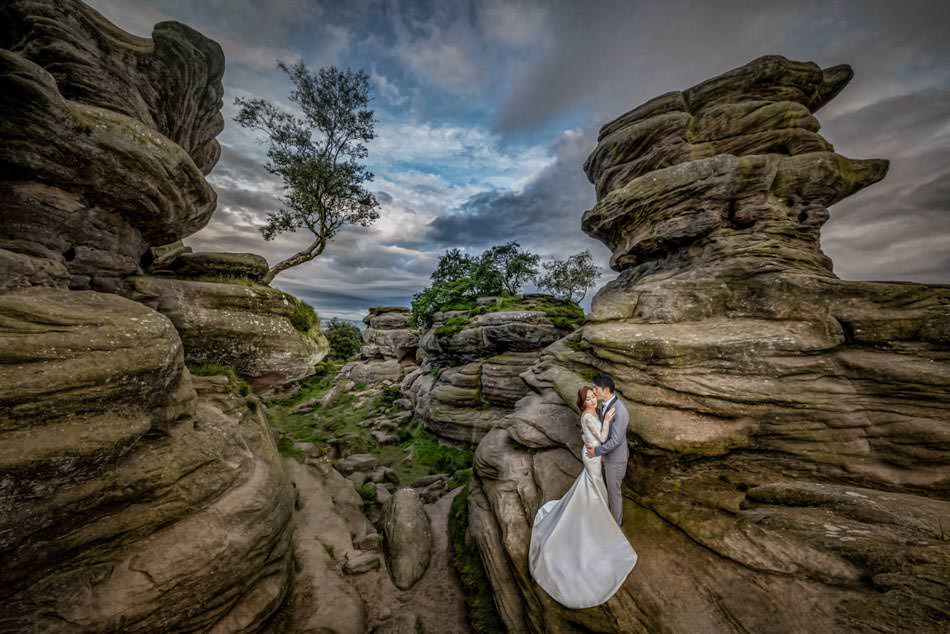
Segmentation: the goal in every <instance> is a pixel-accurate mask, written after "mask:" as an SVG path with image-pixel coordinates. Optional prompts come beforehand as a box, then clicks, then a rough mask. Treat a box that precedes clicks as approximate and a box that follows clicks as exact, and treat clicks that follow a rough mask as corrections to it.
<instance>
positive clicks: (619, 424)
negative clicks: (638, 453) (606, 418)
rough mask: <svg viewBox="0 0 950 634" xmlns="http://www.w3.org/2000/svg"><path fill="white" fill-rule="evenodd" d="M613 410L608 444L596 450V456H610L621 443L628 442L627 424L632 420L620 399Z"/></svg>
mask: <svg viewBox="0 0 950 634" xmlns="http://www.w3.org/2000/svg"><path fill="white" fill-rule="evenodd" d="M613 409H614V412H615V413H614V420H613V422H612V423H611V424H610V435H608V436H607V440H606V442H604V443H603V444H602V445H600V446H599V447H596V448H595V449H594V455H596V456H603V455H604V454H608V453H610V452H611V451H613V450H614V449H616V448H617V447H619V446H620V443H623V442H627V423H628V421H629V418H630V417H629V414H628V413H627V408H626V407H622V406H621V405H620V402H619V399H618V402H617V405H615V406H614V408H613Z"/></svg>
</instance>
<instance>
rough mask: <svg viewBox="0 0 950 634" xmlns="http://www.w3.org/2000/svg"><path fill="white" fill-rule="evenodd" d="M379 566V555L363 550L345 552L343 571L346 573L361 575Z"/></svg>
mask: <svg viewBox="0 0 950 634" xmlns="http://www.w3.org/2000/svg"><path fill="white" fill-rule="evenodd" d="M376 568H379V555H377V554H376V553H372V552H369V551H365V550H351V551H349V552H348V553H346V558H345V561H344V562H343V572H345V573H346V574H348V575H361V574H363V573H364V572H369V571H370V570H375V569H376Z"/></svg>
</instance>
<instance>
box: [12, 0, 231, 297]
mask: <svg viewBox="0 0 950 634" xmlns="http://www.w3.org/2000/svg"><path fill="white" fill-rule="evenodd" d="M67 16H68V17H67ZM0 18H4V19H3V23H4V24H7V25H8V28H6V29H4V33H3V35H0V40H3V41H0V49H7V48H13V49H15V52H14V51H11V50H0V95H2V97H0V112H2V114H3V116H2V117H0V170H2V172H3V174H4V178H3V180H2V182H0V199H2V200H3V214H4V222H3V223H2V224H0V248H5V249H8V250H11V251H14V252H17V253H22V254H25V255H30V256H33V257H38V258H46V259H49V260H51V261H52V262H53V263H54V265H62V266H65V267H66V269H67V270H68V271H69V273H70V276H71V279H70V283H69V286H70V288H75V289H85V288H93V289H97V290H104V291H110V292H112V291H114V290H115V289H116V287H117V284H118V280H119V279H120V278H121V277H123V276H125V275H129V274H132V273H135V272H136V271H137V270H138V266H139V260H140V258H141V256H142V255H143V254H144V253H145V252H146V250H147V249H148V246H149V244H167V243H169V242H173V241H175V240H177V239H179V238H181V237H183V236H187V235H189V234H191V233H194V232H195V231H197V230H198V229H200V228H201V227H203V226H204V225H205V224H207V222H208V220H209V219H210V217H211V214H212V212H213V211H214V208H215V203H216V196H215V193H214V190H212V189H211V187H210V186H209V185H208V183H207V182H206V181H205V179H204V175H203V173H202V170H201V169H200V168H199V167H198V166H197V165H196V164H195V161H194V159H193V157H192V156H190V155H189V154H188V150H187V149H183V147H182V146H180V145H178V144H177V143H176V142H175V140H173V139H172V138H169V136H172V137H173V136H174V135H164V134H163V133H162V129H160V127H156V126H157V124H156V122H155V121H154V119H152V118H149V120H145V117H137V116H130V114H129V112H130V111H131V110H134V109H135V108H134V107H131V104H129V106H130V107H128V108H123V107H120V106H119V105H118V104H116V103H113V101H115V100H113V99H112V98H110V97H109V96H106V95H105V93H106V92H110V93H111V91H107V90H105V89H104V88H103V87H102V85H103V84H104V83H108V82H119V81H120V79H119V76H117V75H111V74H110V75H100V76H97V77H96V78H95V79H92V76H94V75H96V73H101V72H102V70H103V69H102V67H101V66H100V65H99V63H98V62H97V61H96V60H95V59H91V58H95V57H96V55H97V53H96V47H97V42H98V43H102V44H103V46H109V44H107V43H112V44H114V45H115V47H116V49H118V50H117V51H116V52H115V55H116V61H117V63H121V64H122V65H126V64H128V63H129V59H130V57H133V58H134V57H135V56H136V54H137V52H139V51H141V52H144V51H146V50H148V49H149V48H150V47H149V44H150V43H149V41H148V40H143V39H141V38H134V37H133V36H131V35H129V34H127V33H124V32H122V31H120V30H119V29H117V28H116V27H114V26H113V25H111V24H109V23H107V22H106V21H105V20H103V19H102V18H101V17H100V16H98V14H95V12H92V11H91V10H90V9H88V8H86V7H85V6H84V5H82V4H81V3H78V2H72V1H70V2H65V3H57V2H26V1H20V2H8V3H5V4H4V5H3V7H2V8H0ZM77 23H81V24H82V26H81V27H77V29H78V30H81V31H82V32H83V34H82V35H77V36H76V37H78V38H79V39H80V40H81V41H80V42H75V41H73V40H71V38H72V37H73V35H71V34H70V31H69V30H68V29H67V28H66V25H68V24H74V25H75V24H77ZM167 25H168V26H167V28H166V29H164V30H163V31H162V34H163V36H164V35H167V36H168V37H167V38H166V40H165V43H164V44H161V43H160V44H158V45H157V48H159V49H163V50H167V51H171V50H175V51H177V52H176V53H175V54H174V55H175V56H176V60H175V61H174V63H175V65H176V66H175V67H174V68H172V67H169V68H168V71H169V73H175V74H176V76H177V74H178V73H184V74H183V75H182V76H180V78H181V80H182V81H184V82H186V83H187V84H188V88H187V89H186V91H187V90H192V89H193V90H194V91H197V92H204V91H207V90H210V91H212V92H214V91H218V94H217V98H215V99H213V100H212V101H213V104H212V106H213V112H214V116H215V117H217V119H218V120H219V121H220V116H221V115H220V113H218V112H217V108H219V107H220V90H221V84H220V74H218V75H217V76H216V77H212V76H210V75H209V74H207V73H203V72H202V71H201V70H199V67H201V68H204V67H205V66H206V65H207V64H208V63H209V62H208V59H209V58H208V57H206V56H207V55H211V56H213V55H214V53H215V51H214V50H213V49H217V55H218V56H220V48H218V47H217V45H216V44H214V43H213V42H211V41H210V40H205V38H203V37H202V36H200V35H198V34H197V33H195V32H193V31H191V30H190V29H187V27H184V26H181V25H177V24H175V23H167ZM99 29H103V30H104V31H105V32H108V33H110V36H109V37H104V36H103V35H102V34H101V33H99V34H97V31H98V30H99ZM59 37H63V38H66V40H65V41H60V40H58V39H56V38H59ZM87 38H88V41H87ZM199 39H200V42H199ZM8 40H9V41H8ZM165 44H167V45H168V46H167V47H166V46H165ZM119 58H122V59H121V60H120V59H119ZM169 61H171V60H169ZM34 62H36V63H34ZM46 68H51V69H53V70H54V71H55V72H56V75H57V77H56V78H55V79H54V77H53V76H52V75H50V73H49V72H47V70H45V69H46ZM153 68H155V69H159V68H160V63H159V62H156V64H155V66H153ZM114 70H116V71H118V70H119V69H118V68H116V69H114ZM160 72H161V73H166V71H160ZM73 73H83V76H84V77H86V79H82V78H79V77H75V76H74V75H73ZM122 77H123V78H127V77H126V76H122ZM171 77H172V75H171V74H168V73H166V74H165V79H171ZM89 84H92V85H89ZM113 90H114V89H113ZM137 92H138V91H130V93H129V95H126V97H123V98H128V96H130V95H133V94H137ZM95 94H102V95H103V96H102V97H101V98H100V99H99V100H96V99H92V100H87V99H86V97H88V96H90V95H95ZM111 94H115V93H111ZM168 97H169V95H168V94H167V93H165V92H164V91H163V92H162V95H161V98H160V99H161V101H160V103H163V104H164V103H172V102H168V101H167V99H168ZM131 101H132V102H136V101H137V100H136V99H135V98H134V97H133V98H132V99H131ZM156 103H159V101H158V98H157V96H156ZM140 105H142V111H143V112H144V111H146V110H148V108H147V107H145V106H144V104H140ZM212 106H209V107H212ZM171 107H172V108H174V107H177V104H176V105H175V106H171ZM156 114H157V113H156ZM187 114H191V115H194V110H193V106H192V108H191V110H187V109H186V110H185V111H184V112H181V113H176V112H167V113H165V117H164V119H163V121H164V123H165V124H167V125H168V126H171V127H180V128H182V129H184V128H187V127H189V126H190V125H191V124H192V123H194V121H195V120H194V118H191V119H189V118H188V117H187V116H185V115H187ZM209 116H211V115H210V114H209ZM212 118H213V117H212ZM189 129H190V128H189ZM194 131H195V132H197V130H194ZM218 131H220V126H219V127H217V128H216V129H213V126H212V127H205V128H202V131H201V132H200V133H198V134H197V136H193V138H194V139H195V143H197V144H198V146H200V147H198V146H196V149H195V152H197V153H200V154H202V156H204V154H205V153H206V152H207V148H208V147H214V148H217V144H216V142H215V141H214V140H213V137H214V136H215V135H216V134H217V132H218ZM211 164H213V162H212V163H211ZM208 167H209V169H210V165H208Z"/></svg>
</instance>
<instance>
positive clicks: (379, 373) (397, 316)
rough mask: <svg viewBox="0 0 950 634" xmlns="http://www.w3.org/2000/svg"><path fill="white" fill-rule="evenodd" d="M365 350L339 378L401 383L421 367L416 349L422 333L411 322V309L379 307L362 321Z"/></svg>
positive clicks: (343, 369) (370, 310) (364, 381)
mask: <svg viewBox="0 0 950 634" xmlns="http://www.w3.org/2000/svg"><path fill="white" fill-rule="evenodd" d="M363 323H364V324H366V329H365V330H364V331H363V341H364V344H363V347H362V348H361V349H360V358H359V360H357V361H354V362H352V363H348V364H347V365H345V366H344V367H343V368H342V369H341V370H340V375H341V376H343V377H347V378H349V379H352V380H353V381H356V382H357V383H378V382H380V381H393V382H398V381H401V380H402V378H403V377H404V376H406V375H407V374H408V373H410V372H412V371H413V370H415V369H416V368H418V367H419V363H418V362H417V361H416V346H417V345H418V344H419V334H418V333H417V332H416V330H415V329H414V328H412V326H411V324H410V323H409V310H408V309H406V308H400V307H391V306H377V307H374V308H370V309H369V314H367V315H366V317H364V318H363Z"/></svg>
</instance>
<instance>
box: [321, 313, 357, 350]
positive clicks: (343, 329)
mask: <svg viewBox="0 0 950 634" xmlns="http://www.w3.org/2000/svg"><path fill="white" fill-rule="evenodd" d="M323 334H324V335H326V338H327V341H329V342H330V355H329V356H330V358H331V359H339V360H342V361H346V360H348V359H352V358H353V357H355V356H356V355H357V354H359V351H360V348H361V347H362V346H363V335H362V333H361V332H360V329H359V328H357V327H356V326H354V325H353V324H351V323H349V322H346V321H344V320H342V319H337V318H336V317H334V318H333V319H331V320H330V321H328V322H327V324H326V327H325V328H324V329H323Z"/></svg>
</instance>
